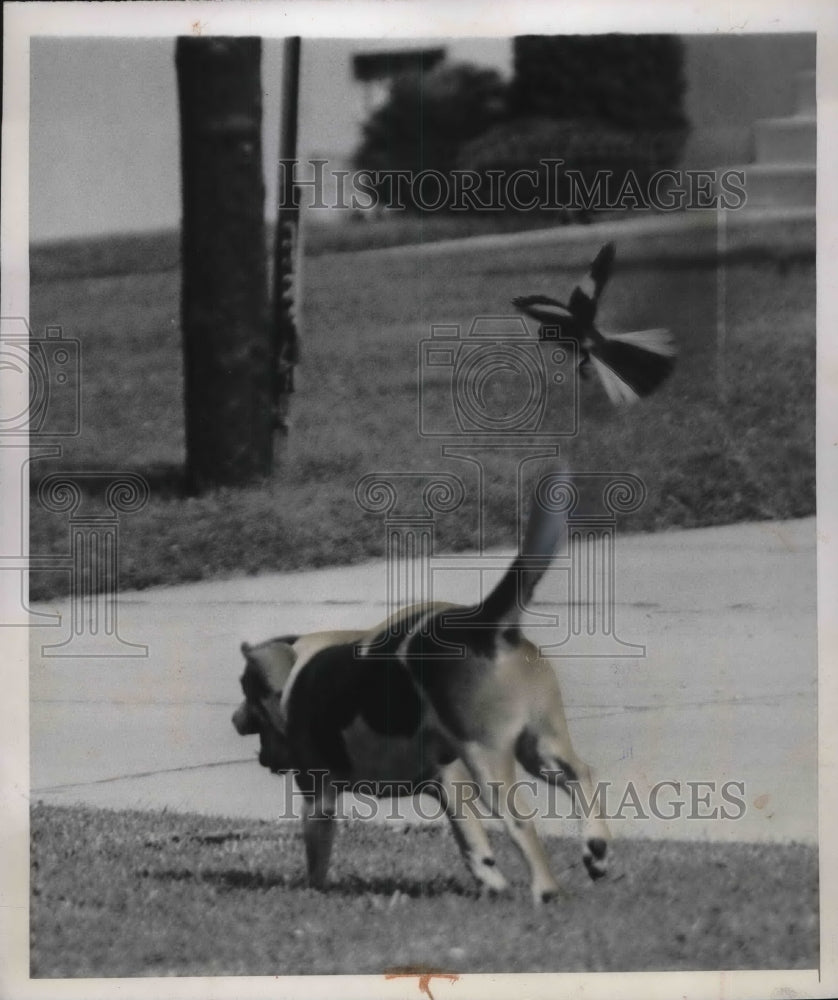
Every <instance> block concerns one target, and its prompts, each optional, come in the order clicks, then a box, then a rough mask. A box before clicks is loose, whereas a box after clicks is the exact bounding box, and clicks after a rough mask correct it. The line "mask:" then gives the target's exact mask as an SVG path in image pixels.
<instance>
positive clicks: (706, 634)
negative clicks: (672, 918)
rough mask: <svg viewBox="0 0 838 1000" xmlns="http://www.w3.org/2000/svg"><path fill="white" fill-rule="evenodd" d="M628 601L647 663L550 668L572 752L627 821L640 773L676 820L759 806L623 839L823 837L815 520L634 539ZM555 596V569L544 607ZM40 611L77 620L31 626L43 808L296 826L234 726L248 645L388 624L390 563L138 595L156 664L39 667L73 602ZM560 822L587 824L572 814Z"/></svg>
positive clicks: (626, 563)
mask: <svg viewBox="0 0 838 1000" xmlns="http://www.w3.org/2000/svg"><path fill="white" fill-rule="evenodd" d="M504 563H505V559H504V558H502V557H501V554H497V557H496V558H492V559H490V560H488V562H487V563H486V564H484V567H485V566H491V567H493V568H492V570H491V572H489V571H487V572H485V575H484V584H485V585H489V584H490V583H491V578H492V576H493V574H494V575H495V576H496V575H497V574H498V573H499V572H500V571H501V568H502V566H503V565H504ZM433 566H434V570H435V572H434V588H435V590H434V597H435V598H436V599H441V600H444V599H452V600H463V595H464V594H466V595H468V597H467V598H466V599H473V598H475V597H476V596H477V593H476V590H477V587H478V586H479V584H478V582H477V581H478V580H479V570H478V569H477V568H476V562H475V560H474V558H472V559H469V558H468V557H463V556H460V557H456V559H454V558H452V557H449V558H447V559H440V560H434V562H433ZM559 575H560V574H559ZM616 595H617V604H616V608H615V629H614V631H615V634H616V635H617V636H618V637H619V639H620V640H621V641H622V643H624V644H636V645H640V646H645V656H636V655H634V656H627V657H626V656H618V655H615V654H616V653H617V652H620V651H622V652H629V653H637V652H638V650H637V649H636V648H635V649H632V648H631V647H629V646H627V645H626V646H622V647H620V648H619V649H618V648H617V647H616V646H615V645H613V644H612V645H611V646H609V649H610V652H609V649H606V650H604V651H603V652H604V654H605V655H603V656H599V657H595V658H587V659H586V658H583V657H580V656H573V657H566V656H563V657H560V658H557V659H556V660H555V661H554V662H555V663H556V666H557V669H558V670H559V672H560V674H561V679H562V685H563V691H564V696H565V702H566V706H567V711H568V716H569V721H570V726H571V733H572V736H573V739H574V743H575V745H576V747H577V750H578V751H579V753H580V754H581V755H582V756H583V757H584V758H586V759H587V760H589V761H590V762H591V763H592V765H594V767H595V769H596V772H597V776H598V777H599V778H600V779H603V780H605V779H607V780H608V781H610V782H611V783H612V786H611V789H609V793H608V803H609V807H610V808H611V810H612V812H613V811H615V810H617V809H618V807H619V804H620V801H621V799H622V798H623V794H624V791H625V787H626V784H627V782H629V781H631V782H633V783H634V786H635V788H636V789H637V790H638V792H639V794H640V799H641V803H642V802H647V803H648V798H647V793H648V791H649V789H651V787H652V786H653V785H655V784H656V783H657V782H660V781H671V782H679V783H680V785H681V787H680V790H679V791H678V790H676V789H674V788H673V787H672V786H667V787H666V789H664V792H663V794H662V795H661V798H660V805H661V806H662V807H663V808H665V809H668V810H670V811H675V810H674V807H673V806H672V805H671V803H672V802H673V800H677V799H679V798H680V799H681V800H684V801H685V803H686V805H685V807H684V810H683V811H684V813H687V812H689V811H690V809H689V799H690V796H691V794H693V793H691V791H690V787H689V786H687V784H686V783H687V782H714V783H715V791H713V792H708V791H707V790H706V789H704V790H701V789H698V790H697V791H696V792H695V794H696V795H697V796H698V797H699V798H702V797H703V804H702V803H699V806H698V811H699V812H700V813H702V814H706V813H708V812H710V811H711V810H712V809H713V808H714V807H717V808H718V807H723V806H725V805H726V803H725V802H724V801H723V800H722V799H721V797H720V789H721V786H722V785H723V784H724V783H725V782H728V781H735V782H741V783H743V784H744V793H743V794H742V796H741V797H742V798H743V799H744V800H745V803H746V810H745V815H744V816H743V817H742V818H740V819H738V820H735V821H734V820H722V819H718V818H716V819H690V818H687V817H686V815H682V817H681V818H680V819H674V820H672V821H671V822H666V821H663V820H659V819H657V820H656V819H650V820H643V819H639V818H637V817H636V812H637V810H636V809H635V808H634V807H633V806H631V805H629V806H628V807H627V808H624V809H623V810H622V814H623V816H624V817H625V818H624V819H622V820H619V819H618V820H615V821H614V822H613V823H612V827H613V828H614V832H615V834H616V835H618V836H626V835H628V836H665V837H677V838H710V839H736V840H758V839H798V840H804V841H810V842H814V841H816V839H817V771H816V762H817V703H816V694H817V643H816V640H817V635H816V615H815V609H816V578H815V522H814V519H813V518H810V519H806V520H801V521H793V522H783V523H761V524H747V525H734V526H730V527H721V528H707V529H700V530H694V531H679V532H670V533H662V534H657V535H637V536H627V537H622V538H619V539H618V541H617V549H616ZM560 600H561V601H563V598H561V597H560V582H557V578H556V577H555V575H553V574H551V575H550V576H548V578H547V579H545V581H544V582H543V584H542V587H541V588H540V590H539V595H538V601H539V607H538V610H539V612H541V611H543V612H544V614H549V613H550V611H551V609H555V608H556V607H557V605H558V606H559V607H561V603H560ZM34 610H36V611H42V612H55V611H58V612H60V613H61V614H62V616H63V618H62V621H63V622H64V624H63V626H62V627H59V628H36V629H33V630H32V643H31V669H30V697H31V717H30V732H31V789H32V798H33V800H40V801H45V802H51V803H72V802H83V803H88V804H91V805H96V806H103V807H113V808H129V807H130V808H139V809H160V808H163V807H166V808H168V809H173V810H178V811H197V812H201V813H205V814H210V815H217V816H224V817H231V818H235V817H244V816H246V817H264V818H268V819H270V818H275V817H278V816H281V815H283V812H284V802H283V800H284V797H285V790H286V782H285V781H284V780H281V779H277V778H276V777H272V776H271V775H270V774H268V773H267V772H265V771H264V770H263V769H261V768H260V767H259V766H258V764H257V763H256V761H255V759H254V755H255V750H256V742H257V741H256V738H255V737H248V738H246V739H243V738H241V737H239V736H237V735H236V733H235V732H234V730H233V728H232V726H231V724H230V715H231V713H232V710H233V708H234V706H235V705H236V704H237V703H238V700H239V687H238V676H239V674H240V672H241V667H242V660H241V655H240V653H239V644H240V642H241V641H242V640H243V639H247V640H249V641H258V640H260V639H263V638H267V637H269V636H271V635H276V634H279V633H282V632H300V631H307V630H311V629H316V628H321V627H324V626H325V627H347V626H352V627H354V626H355V625H357V624H359V623H360V624H363V625H367V624H373V623H375V622H377V621H378V620H380V619H381V618H383V617H384V615H385V614H386V612H387V608H386V603H385V566H384V564H383V563H380V562H377V563H369V564H365V565H362V566H353V567H345V568H337V569H325V570H315V571H311V572H301V573H284V574H276V575H266V576H260V577H250V578H245V579H236V580H229V581H213V582H207V583H199V584H192V585H186V586H180V587H173V588H161V589H156V590H149V591H143V592H138V593H125V594H123V595H121V597H120V601H119V609H118V610H119V631H120V635H121V636H122V638H123V639H124V640H126V641H130V642H134V643H144V644H146V645H147V646H148V656H147V657H144V658H124V659H122V658H100V659H85V658H79V659H66V658H50V657H48V656H44V655H42V646H43V645H44V644H49V643H54V642H56V641H60V639H61V638H63V636H64V635H65V633H66V629H67V625H66V623H67V621H68V619H69V616H68V610H69V608H68V605H67V604H66V603H65V604H59V603H51V604H48V605H47V604H42V605H38V606H36V607H35V608H34ZM535 624H537V623H535ZM527 631H528V634H529V635H530V636H531V637H532V638H533V639H534V640H535V641H537V642H539V643H541V644H548V643H551V642H556V641H560V640H561V638H562V637H563V634H562V633H561V632H560V630H559V629H558V628H552V629H551V628H550V627H546V626H539V627H534V626H531V627H529V628H528V629H527ZM612 790H613V792H614V796H613V798H612V794H611V792H612ZM708 795H709V798H708V797H707V796H708ZM560 805H562V803H560ZM565 811H566V810H565ZM728 811H730V810H729V808H728ZM545 826H546V827H547V829H548V831H550V832H557V833H561V832H572V831H574V829H575V826H574V823H573V821H570V820H559V819H553V820H547V821H545Z"/></svg>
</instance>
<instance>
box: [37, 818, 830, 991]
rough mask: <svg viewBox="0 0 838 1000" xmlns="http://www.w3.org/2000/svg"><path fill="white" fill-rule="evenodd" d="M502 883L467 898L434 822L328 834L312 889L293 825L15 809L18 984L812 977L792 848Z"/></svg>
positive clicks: (553, 846)
mask: <svg viewBox="0 0 838 1000" xmlns="http://www.w3.org/2000/svg"><path fill="white" fill-rule="evenodd" d="M493 839H494V842H495V843H494V846H495V847H496V848H497V851H498V855H499V864H501V866H502V867H503V869H504V871H506V872H507V874H509V875H510V876H512V877H514V878H515V880H516V883H517V884H516V887H515V889H514V890H513V892H512V894H511V895H509V896H508V897H504V898H498V899H491V898H485V897H481V896H480V895H479V894H478V893H477V891H476V890H475V888H474V886H473V885H472V882H471V880H470V877H469V876H468V874H467V873H466V872H465V870H464V869H463V868H462V865H461V862H460V859H459V857H458V854H457V851H456V848H455V846H454V843H453V840H452V838H451V835H450V833H449V832H448V830H447V828H446V826H445V825H443V824H438V823H437V824H428V825H424V826H413V827H406V828H393V827H388V826H386V825H382V824H379V823H363V822H349V821H346V822H341V824H340V828H339V830H338V836H337V839H336V844H335V852H334V857H333V862H332V868H331V872H330V881H329V886H328V888H327V890H326V891H325V892H316V891H313V890H311V889H308V888H307V887H306V885H305V880H304V876H303V871H304V867H303V865H304V862H303V846H302V841H301V837H300V830H299V826H298V825H297V824H296V823H285V824H271V823H267V822H253V821H247V822H239V821H235V822H232V821H229V820H222V819H209V818H204V817H197V816H188V815H173V814H170V813H166V812H162V813H161V812H158V813H139V812H109V811H104V810H95V809H89V808H83V807H74V808H62V807H51V806H45V805H36V806H35V807H34V808H33V810H32V881H31V893H32V896H31V972H32V975H33V976H35V977H52V976H56V977H74V976H153V975H156V976H161V975H191V976H195V975H265V976H275V975H277V976H281V975H301V974H315V973H321V974H325V973H377V974H381V973H383V972H386V971H387V970H392V969H396V968H404V967H407V966H410V967H419V968H432V969H437V970H443V971H448V972H454V973H463V972H559V971H562V972H571V971H577V972H578V971H639V970H648V971H652V970H656V971H657V970H699V969H759V968H773V969H805V968H813V967H815V966H817V964H818V875H817V871H818V866H817V853H816V850H815V848H812V847H805V846H801V845H784V846H779V845H755V844H711V843H689V844H688V843H683V842H653V841H625V842H620V841H616V842H615V843H614V845H613V863H612V866H611V871H610V875H609V877H608V878H607V879H604V880H603V881H602V882H599V883H597V884H596V885H594V884H592V883H590V882H589V880H588V877H587V875H586V873H585V871H584V867H583V865H582V863H581V859H580V849H579V843H578V841H576V840H570V839H564V838H561V839H560V838H549V839H548V841H547V846H548V851H549V853H550V855H551V860H552V865H553V869H554V871H555V872H556V874H557V875H558V876H559V878H560V881H561V882H562V885H563V887H564V888H565V890H566V896H565V897H564V898H562V899H561V900H560V901H558V902H556V903H555V904H551V905H549V906H546V907H541V908H539V909H537V910H536V909H535V908H534V907H533V905H532V903H531V900H530V897H529V892H528V890H527V887H526V885H525V876H524V872H523V870H522V865H521V862H520V861H519V860H518V858H517V856H516V855H515V854H514V850H513V848H512V847H511V846H510V845H509V843H508V842H507V840H506V838H505V837H503V836H502V835H498V836H497V837H495V836H494V835H493Z"/></svg>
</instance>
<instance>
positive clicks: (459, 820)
mask: <svg viewBox="0 0 838 1000" xmlns="http://www.w3.org/2000/svg"><path fill="white" fill-rule="evenodd" d="M435 784H436V786H437V787H436V791H435V794H436V795H437V797H438V798H439V800H440V801H441V802H442V804H443V805H444V806H445V814H446V816H447V817H448V821H449V823H450V824H451V832H452V833H453V834H454V839H455V840H456V842H457V847H459V849H460V854H461V855H462V857H463V860H464V861H465V863H466V867H467V868H468V870H469V871H470V872H471V873H472V875H474V877H475V878H476V879H477V881H478V882H479V883H480V885H481V886H482V887H483V888H484V889H487V890H488V891H489V892H503V891H504V890H505V889H506V888H507V887H508V883H507V881H506V879H505V878H504V877H503V875H502V874H501V871H500V869H499V868H498V867H497V863H496V861H495V855H494V852H493V851H492V846H491V844H490V843H489V837H488V835H487V834H486V829H485V827H484V826H483V823H482V822H481V819H480V816H479V815H478V811H477V805H476V802H475V798H476V796H475V795H474V794H473V793H474V792H475V791H476V789H475V782H474V779H473V778H472V776H471V774H470V773H469V771H468V769H467V768H466V766H465V764H463V762H462V761H461V760H455V761H453V762H452V763H451V764H447V765H446V766H444V767H442V768H441V769H440V773H439V776H438V778H437V780H436V782H435Z"/></svg>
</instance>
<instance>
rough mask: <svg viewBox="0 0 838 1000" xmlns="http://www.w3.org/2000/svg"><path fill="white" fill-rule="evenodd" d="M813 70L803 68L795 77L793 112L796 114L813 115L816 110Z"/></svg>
mask: <svg viewBox="0 0 838 1000" xmlns="http://www.w3.org/2000/svg"><path fill="white" fill-rule="evenodd" d="M815 94H816V89H815V71H814V70H813V69H805V70H802V71H801V72H800V73H798V74H797V75H796V77H795V102H794V107H795V112H796V113H797V114H798V115H811V116H812V117H814V116H815V113H816V111H817V98H816V96H815Z"/></svg>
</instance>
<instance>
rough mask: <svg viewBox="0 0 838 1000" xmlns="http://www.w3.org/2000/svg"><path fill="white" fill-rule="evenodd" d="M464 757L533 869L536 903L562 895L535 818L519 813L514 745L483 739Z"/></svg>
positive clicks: (470, 745)
mask: <svg viewBox="0 0 838 1000" xmlns="http://www.w3.org/2000/svg"><path fill="white" fill-rule="evenodd" d="M463 757H464V759H465V762H466V764H467V765H468V767H469V769H470V770H471V772H472V773H473V774H474V776H475V777H476V778H477V779H478V781H479V782H480V789H481V793H482V795H485V796H486V801H487V802H489V803H491V808H492V811H493V812H494V813H496V815H498V816H500V817H501V818H502V819H503V821H504V825H505V826H506V830H507V832H508V833H509V835H510V837H511V838H512V840H513V841H514V843H515V846H516V847H517V848H518V850H519V851H520V852H521V854H522V855H523V857H524V860H525V861H526V863H527V867H528V868H529V870H530V888H531V891H532V897H533V900H534V902H535V903H536V905H538V904H540V903H547V902H549V901H550V900H552V899H555V898H556V896H558V895H559V892H560V889H559V885H558V883H557V882H556V880H555V879H554V878H553V875H552V872H551V871H550V863H549V861H548V860H547V853H546V852H545V850H544V845H543V844H542V843H541V840H540V838H539V836H538V831H537V830H536V828H535V824H534V822H533V820H532V818H530V817H528V816H523V815H521V814H519V812H518V810H517V809H516V805H515V801H514V796H515V787H514V785H515V754H514V751H513V750H512V748H511V747H510V748H508V749H497V748H489V747H487V746H485V745H484V744H481V743H467V744H466V745H465V746H464V748H463Z"/></svg>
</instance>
